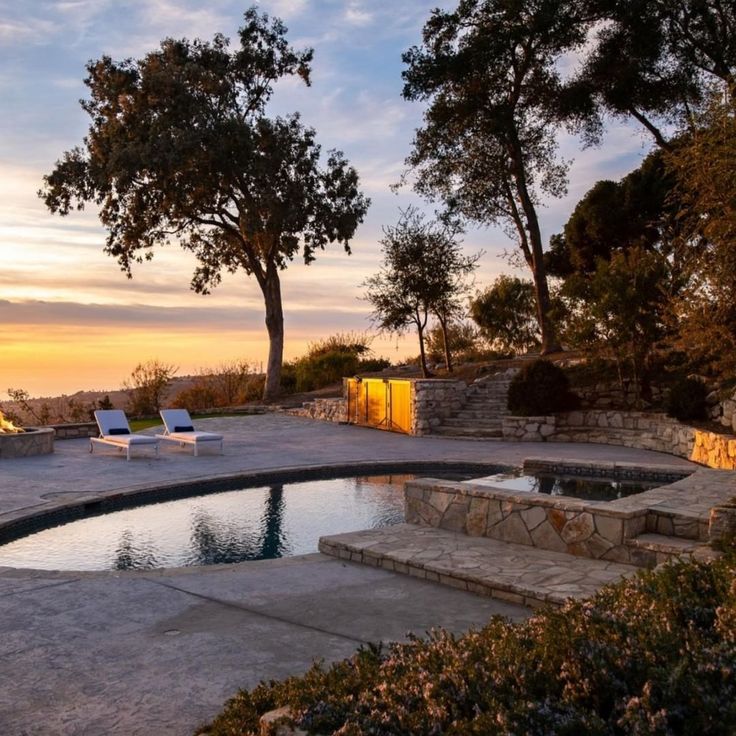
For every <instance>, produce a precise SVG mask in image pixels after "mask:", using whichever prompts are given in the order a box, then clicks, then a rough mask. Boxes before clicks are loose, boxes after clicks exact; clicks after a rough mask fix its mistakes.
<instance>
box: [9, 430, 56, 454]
mask: <svg viewBox="0 0 736 736" xmlns="http://www.w3.org/2000/svg"><path fill="white" fill-rule="evenodd" d="M54 434H55V432H54V430H53V429H51V427H41V428H39V429H36V428H34V427H27V428H26V429H24V430H23V431H22V432H18V433H6V432H0V459H2V458H11V457H31V456H33V455H49V454H50V453H52V452H53V451H54Z"/></svg>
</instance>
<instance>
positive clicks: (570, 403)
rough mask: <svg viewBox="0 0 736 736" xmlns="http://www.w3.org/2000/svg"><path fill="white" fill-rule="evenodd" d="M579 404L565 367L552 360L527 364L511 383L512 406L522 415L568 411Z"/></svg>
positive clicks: (510, 400) (511, 407)
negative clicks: (572, 391)
mask: <svg viewBox="0 0 736 736" xmlns="http://www.w3.org/2000/svg"><path fill="white" fill-rule="evenodd" d="M574 404H575V398H574V396H572V394H571V393H570V383H569V381H568V379H567V375H566V374H565V371H564V370H562V368H560V367H559V366H558V365H555V364H554V363H551V362H550V361H548V360H535V361H533V362H531V363H527V364H526V365H524V366H523V367H522V368H521V370H520V371H519V372H518V373H517V374H516V375H515V376H514V377H513V379H512V380H511V384H510V385H509V393H508V408H509V411H510V412H511V413H512V414H515V415H517V416H522V417H530V416H544V415H546V414H554V413H555V412H558V411H568V410H569V409H572V408H573V407H574Z"/></svg>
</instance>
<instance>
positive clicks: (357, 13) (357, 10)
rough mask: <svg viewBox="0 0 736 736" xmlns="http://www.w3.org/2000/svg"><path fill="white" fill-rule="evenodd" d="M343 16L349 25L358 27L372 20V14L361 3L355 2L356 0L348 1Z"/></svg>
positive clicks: (368, 23)
mask: <svg viewBox="0 0 736 736" xmlns="http://www.w3.org/2000/svg"><path fill="white" fill-rule="evenodd" d="M343 17H344V19H345V22H346V23H348V24H349V25H351V26H360V27H362V26H367V25H370V24H371V23H372V22H373V20H374V14H373V13H371V12H369V11H368V10H366V8H365V7H364V6H363V4H362V3H359V2H356V0H352V1H351V2H350V3H348V7H347V8H346V10H345V15H344V16H343Z"/></svg>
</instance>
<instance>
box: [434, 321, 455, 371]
mask: <svg viewBox="0 0 736 736" xmlns="http://www.w3.org/2000/svg"><path fill="white" fill-rule="evenodd" d="M437 321H438V322H439V323H440V327H441V328H442V346H443V347H444V349H445V368H447V372H448V373H452V355H451V354H450V341H449V339H448V336H447V317H440V315H439V314H438V315H437Z"/></svg>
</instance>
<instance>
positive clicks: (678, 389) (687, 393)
mask: <svg viewBox="0 0 736 736" xmlns="http://www.w3.org/2000/svg"><path fill="white" fill-rule="evenodd" d="M707 395H708V389H707V388H706V386H705V384H704V383H703V382H702V381H699V380H698V379H697V378H683V379H682V380H680V381H678V382H677V383H675V384H674V385H673V386H672V388H671V389H670V395H669V397H668V398H667V415H668V416H671V417H674V418H675V419H679V420H680V421H683V422H684V421H688V420H690V419H706V418H707V416H708V411H707V405H706V401H705V397H706V396H707Z"/></svg>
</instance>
